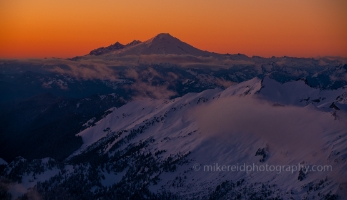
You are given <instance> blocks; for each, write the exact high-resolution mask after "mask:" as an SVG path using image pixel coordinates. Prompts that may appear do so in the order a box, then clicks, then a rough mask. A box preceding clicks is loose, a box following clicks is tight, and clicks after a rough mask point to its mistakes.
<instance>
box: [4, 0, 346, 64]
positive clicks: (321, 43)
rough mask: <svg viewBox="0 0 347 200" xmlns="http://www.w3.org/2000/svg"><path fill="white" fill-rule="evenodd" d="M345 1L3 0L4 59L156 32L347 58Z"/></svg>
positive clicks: (207, 43) (225, 48) (218, 46)
mask: <svg viewBox="0 0 347 200" xmlns="http://www.w3.org/2000/svg"><path fill="white" fill-rule="evenodd" d="M346 10H347V1H345V0H331V1H326V0H305V1H302V0H290V1H279V0H262V1H259V0H220V1H207V0H200V1H197V0H189V1H183V0H178V1H160V0H149V1H135V0H128V1H118V0H102V1H92V0H84V1H82V0H74V1H68V0H60V1H50V0H11V1H6V0H0V25H1V29H0V58H28V57H37V58H43V57H62V58H67V57H74V56H79V55H85V54H88V53H89V52H90V51H91V50H92V49H95V48H98V47H102V46H108V45H110V44H113V43H115V42H117V41H119V42H120V43H123V44H126V43H129V42H131V41H132V40H134V39H137V40H141V41H145V40H147V39H150V38H152V37H154V36H155V35H157V34H159V33H163V32H165V33H170V34H171V35H172V36H174V37H177V38H178V39H180V40H182V41H184V42H186V43H188V44H190V45H192V46H194V47H196V48H199V49H202V50H207V51H211V52H217V53H230V54H235V53H243V54H246V55H248V56H253V55H258V56H264V57H270V56H284V55H286V56H297V57H316V56H343V57H347V12H346Z"/></svg>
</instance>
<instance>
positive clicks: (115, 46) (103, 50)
mask: <svg viewBox="0 0 347 200" xmlns="http://www.w3.org/2000/svg"><path fill="white" fill-rule="evenodd" d="M124 47H125V45H123V44H121V43H119V42H116V43H114V44H112V45H110V46H108V47H101V48H97V49H94V50H92V51H91V52H90V53H89V54H90V55H95V56H97V55H102V54H105V53H109V52H112V51H115V50H119V49H123V48H124Z"/></svg>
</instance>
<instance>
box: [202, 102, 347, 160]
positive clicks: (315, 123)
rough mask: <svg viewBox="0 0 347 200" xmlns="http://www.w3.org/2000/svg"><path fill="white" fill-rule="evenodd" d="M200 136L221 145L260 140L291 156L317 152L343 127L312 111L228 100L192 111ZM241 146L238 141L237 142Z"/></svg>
mask: <svg viewBox="0 0 347 200" xmlns="http://www.w3.org/2000/svg"><path fill="white" fill-rule="evenodd" d="M195 115H196V117H197V119H198V122H199V127H200V130H201V131H202V133H203V134H204V135H205V136H207V137H214V138H217V139H218V138H220V139H222V140H224V141H230V140H233V142H238V141H237V140H238V139H239V138H242V137H240V134H241V135H248V137H251V138H253V137H255V138H261V139H262V140H263V141H265V142H266V143H268V144H269V145H270V146H271V147H272V148H275V149H277V150H279V151H289V152H291V153H294V154H296V153H299V154H300V152H305V153H306V152H312V153H314V152H317V151H320V150H321V149H322V148H323V147H324V143H323V140H322V138H323V137H324V135H326V134H336V133H343V132H344V133H345V132H346V130H347V124H344V123H342V122H341V121H338V120H334V117H332V116H331V113H326V112H320V111H317V110H314V109H313V108H312V109H310V108H303V107H293V106H273V105H272V104H271V103H269V102H265V101H261V100H258V99H255V98H240V97H230V98H226V99H220V100H216V101H214V102H212V103H210V104H209V105H207V106H203V107H200V108H199V109H197V110H196V111H195ZM239 142H242V141H239Z"/></svg>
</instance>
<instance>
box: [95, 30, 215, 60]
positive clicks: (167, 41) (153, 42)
mask: <svg viewBox="0 0 347 200" xmlns="http://www.w3.org/2000/svg"><path fill="white" fill-rule="evenodd" d="M151 54H161V55H166V54H175V55H193V56H209V55H212V54H213V53H211V52H208V51H202V50H200V49H197V48H195V47H193V46H191V45H189V44H187V43H185V42H182V41H181V40H179V39H178V38H176V37H173V36H171V35H170V34H169V33H160V34H158V35H157V36H155V37H153V38H151V39H149V40H147V41H145V42H141V41H139V40H134V41H132V42H130V43H129V44H126V45H123V44H121V43H119V42H116V43H115V44H112V45H110V46H108V47H101V48H98V49H94V50H92V51H91V52H90V53H89V55H93V56H100V55H119V56H126V55H151Z"/></svg>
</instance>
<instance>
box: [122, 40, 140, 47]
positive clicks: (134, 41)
mask: <svg viewBox="0 0 347 200" xmlns="http://www.w3.org/2000/svg"><path fill="white" fill-rule="evenodd" d="M140 43H141V41H140V40H133V41H132V42H130V43H128V44H127V45H125V46H134V45H137V44H140Z"/></svg>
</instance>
